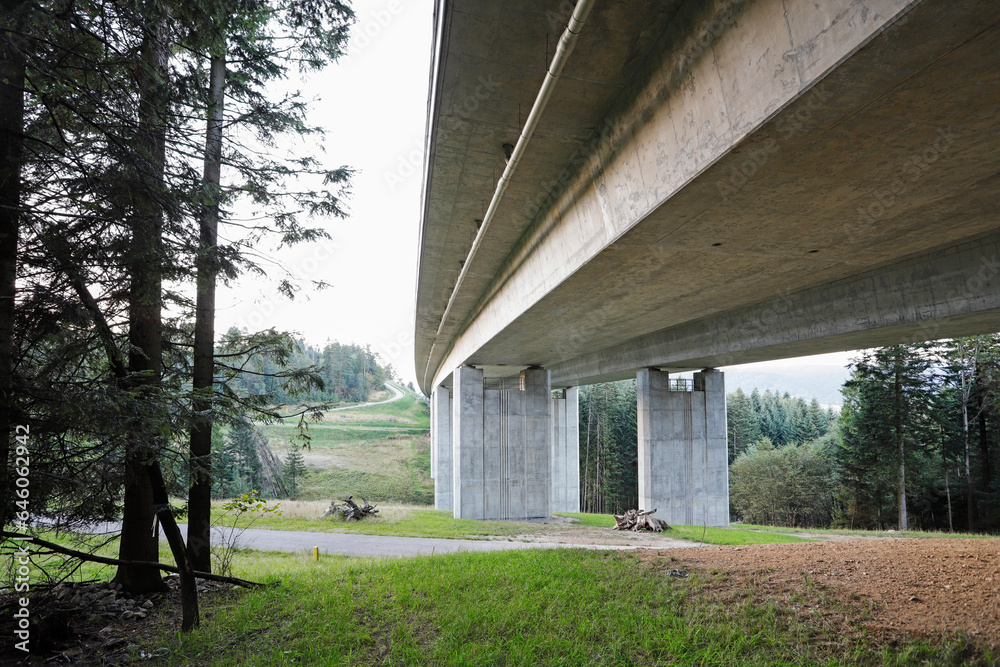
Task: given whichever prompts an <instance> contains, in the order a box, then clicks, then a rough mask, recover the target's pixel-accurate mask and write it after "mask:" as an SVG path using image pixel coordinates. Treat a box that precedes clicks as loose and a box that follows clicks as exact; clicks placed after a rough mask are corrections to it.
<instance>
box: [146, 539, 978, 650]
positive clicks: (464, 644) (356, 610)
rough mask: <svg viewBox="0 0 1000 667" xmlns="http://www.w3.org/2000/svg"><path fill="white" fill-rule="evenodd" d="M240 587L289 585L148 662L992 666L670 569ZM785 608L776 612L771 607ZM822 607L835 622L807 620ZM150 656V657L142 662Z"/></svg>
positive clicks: (356, 568) (486, 565)
mask: <svg viewBox="0 0 1000 667" xmlns="http://www.w3.org/2000/svg"><path fill="white" fill-rule="evenodd" d="M236 566H237V573H238V574H240V575H241V576H246V577H249V578H253V579H257V580H269V581H278V580H280V585H279V586H278V587H275V588H267V589H263V590H257V591H239V592H237V593H235V599H233V598H228V599H225V600H222V601H220V603H217V604H216V606H215V607H214V608H213V609H212V617H211V619H210V620H207V621H206V622H205V624H204V625H203V627H202V628H201V629H200V630H197V631H195V632H194V633H192V634H191V635H188V636H183V637H182V636H179V635H177V634H176V618H169V619H163V621H162V625H161V626H160V629H159V632H158V634H154V635H152V636H147V637H145V638H142V639H139V638H134V639H133V641H135V642H136V643H137V644H139V645H140V646H141V647H142V648H145V649H151V648H154V647H159V646H166V647H168V648H169V650H170V653H169V655H168V656H167V657H166V658H165V664H171V665H188V664H212V665H220V666H223V665H285V664H306V665H373V664H432V665H434V664H490V665H494V664H495V665H529V664H530V665H547V664H553V665H554V664H558V665H573V664H595V665H632V664H690V665H735V664H738V665H775V664H778V665H805V664H831V665H832V664H862V665H865V664H871V665H875V664H899V665H909V664H913V665H917V664H975V663H974V661H976V660H978V662H979V664H991V660H992V656H991V655H989V654H986V655H982V654H980V655H976V654H975V652H974V651H970V650H969V649H968V646H967V645H965V644H964V643H963V642H962V641H961V640H960V639H955V638H945V640H944V641H943V642H941V643H938V644H937V645H935V646H931V645H928V644H927V643H926V642H924V641H918V640H905V641H903V642H902V643H884V641H883V640H880V638H879V637H877V636H874V635H870V634H869V633H868V631H867V630H866V629H865V627H864V625H863V623H862V621H863V618H864V615H865V611H864V609H862V608H859V607H843V606H841V605H840V604H839V603H837V602H836V601H835V600H833V599H825V598H824V597H823V596H824V594H823V593H822V592H821V591H808V592H805V593H802V594H801V597H796V599H794V600H793V599H781V598H775V597H773V593H772V592H770V591H766V590H763V589H761V588H759V587H751V588H749V589H746V590H743V589H740V590H735V589H734V588H733V587H731V586H728V585H727V583H726V580H725V579H724V578H723V577H708V576H705V577H701V576H697V575H693V576H691V577H688V578H675V577H671V576H667V574H666V573H667V571H668V570H669V569H670V568H672V567H674V565H673V564H672V563H671V562H670V561H669V559H663V560H662V561H658V562H640V561H639V560H638V559H637V558H636V557H635V556H634V555H632V554H623V553H607V552H588V551H574V550H552V551H544V550H542V551H536V550H530V551H524V552H508V553H490V554H453V555H444V556H435V557H422V558H413V559H385V560H358V559H347V558H326V557H324V558H323V559H321V560H320V561H319V562H313V561H311V560H309V559H308V558H307V557H306V556H303V555H296V554H273V553H262V552H256V553H254V554H253V557H252V558H250V557H248V555H244V554H241V555H240V556H239V557H238V561H237V563H236ZM769 596H771V597H769ZM817 604H822V605H824V607H825V608H826V609H827V610H828V612H829V613H827V614H824V615H819V614H806V613H803V612H801V609H802V607H801V606H799V605H808V606H812V607H814V606H815V605H817ZM136 652H138V650H137V651H136Z"/></svg>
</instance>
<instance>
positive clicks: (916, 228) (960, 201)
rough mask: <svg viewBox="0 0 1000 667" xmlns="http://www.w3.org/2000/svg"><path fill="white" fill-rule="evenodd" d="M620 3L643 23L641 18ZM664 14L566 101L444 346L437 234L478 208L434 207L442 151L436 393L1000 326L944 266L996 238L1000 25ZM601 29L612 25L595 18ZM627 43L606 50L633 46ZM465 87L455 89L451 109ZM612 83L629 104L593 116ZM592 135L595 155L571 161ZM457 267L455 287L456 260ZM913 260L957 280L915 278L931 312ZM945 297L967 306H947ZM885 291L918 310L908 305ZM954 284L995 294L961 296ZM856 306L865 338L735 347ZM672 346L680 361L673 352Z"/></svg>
mask: <svg viewBox="0 0 1000 667" xmlns="http://www.w3.org/2000/svg"><path fill="white" fill-rule="evenodd" d="M485 4H489V3H485ZM555 4H556V3H553V5H555ZM614 4H615V9H614V11H615V12H619V14H620V15H628V13H629V9H630V4H629V3H628V2H625V3H614ZM782 8H784V10H785V11H779V10H781V9H782ZM484 11H485V10H484ZM669 11H671V12H673V13H672V14H670V16H669V20H667V21H665V22H663V21H661V22H660V23H656V21H653V22H652V23H653V24H655V25H656V26H657V28H659V29H661V30H662V32H661V33H660V35H659V37H658V39H657V41H655V43H653V44H652V46H648V44H649V42H648V41H647V42H643V44H644V46H643V48H642V49H640V50H639V51H636V54H637V55H636V57H635V58H633V59H631V60H626V61H622V62H620V63H619V66H618V68H617V72H618V74H617V75H613V73H611V72H604V75H603V76H604V79H603V80H602V81H601V84H600V85H601V86H605V88H601V87H600V86H597V85H595V86H594V87H590V88H584V89H582V90H585V91H586V93H587V95H590V97H589V98H587V97H585V96H584V94H583V93H582V92H581V89H574V90H572V91H571V90H569V89H567V91H565V94H566V95H567V99H565V100H564V101H563V104H562V107H560V104H559V102H558V101H557V100H554V101H553V105H554V106H553V109H557V110H558V109H560V108H562V109H564V110H565V114H564V115H562V116H553V119H552V122H553V123H554V124H555V126H558V125H559V124H560V122H561V123H562V124H565V125H567V126H568V130H570V131H569V133H568V134H565V135H562V138H561V139H558V140H554V141H552V142H550V143H545V142H542V143H540V144H539V146H538V149H537V150H538V153H537V155H536V158H537V160H538V162H537V164H536V167H533V168H529V169H528V170H527V171H526V172H525V173H523V174H522V181H521V183H520V184H519V185H518V184H512V186H511V188H512V189H511V191H510V193H513V198H512V199H511V201H510V202H509V205H510V210H509V211H508V217H507V218H504V220H505V222H504V224H503V225H501V226H500V228H501V229H503V230H505V234H504V235H503V236H502V237H498V239H497V242H496V245H495V247H493V248H491V249H489V250H488V251H484V253H481V256H482V257H481V260H482V262H483V263H482V264H481V265H480V266H479V267H478V268H476V269H475V270H474V271H473V270H471V269H470V272H469V274H470V276H473V277H474V278H475V279H474V280H472V281H471V282H470V283H469V284H468V285H466V286H465V287H464V288H463V289H464V290H465V292H464V293H463V294H461V295H460V299H457V300H456V303H461V304H462V308H465V309H466V310H465V311H464V312H465V316H464V317H463V316H461V314H459V315H456V316H455V318H454V321H452V322H449V323H446V326H445V327H444V331H443V334H442V336H441V337H440V338H438V337H435V336H434V335H433V331H431V327H432V326H433V329H434V331H436V328H437V326H438V324H439V322H435V321H434V313H435V312H440V310H441V309H442V308H443V303H442V298H443V300H444V301H445V302H446V301H447V289H448V286H449V284H450V283H449V282H448V278H447V275H446V274H445V273H442V272H441V271H436V270H435V269H434V268H433V267H434V266H435V265H434V263H433V262H434V261H438V260H440V263H441V265H442V266H445V265H447V264H448V262H447V261H445V259H446V258H447V255H448V251H447V249H446V248H444V247H443V246H440V245H439V244H437V243H436V242H435V243H434V244H430V242H431V241H432V240H433V239H432V238H431V237H434V238H439V237H440V235H441V234H442V233H444V232H445V231H446V230H447V229H449V228H450V227H449V226H450V225H452V224H458V223H453V218H454V215H453V214H455V213H456V211H457V210H458V209H457V208H456V207H460V206H466V205H471V204H470V202H471V201H472V199H474V196H473V195H472V194H470V193H471V191H468V192H467V191H465V190H462V189H461V188H458V189H454V188H453V189H452V190H449V191H448V193H446V192H445V191H444V190H443V189H441V188H444V187H445V186H446V185H449V183H448V179H447V178H446V177H445V175H444V172H438V175H439V176H441V179H438V178H437V177H435V176H434V174H433V173H432V172H434V170H435V169H437V168H438V167H439V166H440V167H441V169H445V168H446V167H447V164H446V163H447V161H446V160H444V158H441V157H439V158H436V157H435V154H434V153H433V151H432V153H431V155H430V157H429V160H430V171H429V176H428V183H427V190H426V197H427V202H426V203H427V206H428V208H427V209H426V210H425V218H424V236H423V238H422V243H423V244H424V245H422V250H421V269H420V270H421V274H420V283H419V285H418V305H417V316H418V324H417V365H418V375H422V376H423V379H422V380H421V384H422V386H424V387H425V389H426V388H428V387H429V386H433V385H432V384H431V378H434V384H438V383H440V382H442V381H444V380H445V379H446V377H447V375H448V373H449V372H450V371H449V370H446V369H448V368H449V367H456V366H458V365H459V364H462V363H466V362H472V363H477V364H481V365H484V366H486V367H487V368H489V367H492V366H494V365H496V366H497V367H500V366H499V365H500V364H506V365H507V366H514V365H517V364H523V363H538V364H541V365H544V366H546V367H549V368H552V369H553V382H554V383H555V384H557V385H566V384H577V383H578V382H580V381H584V380H586V381H596V380H600V379H613V378H617V377H623V376H626V377H627V376H629V375H630V374H631V372H632V371H634V370H635V369H636V368H641V367H645V366H659V367H667V366H669V367H674V366H675V365H676V366H677V367H684V368H689V367H702V366H709V365H718V364H719V363H720V362H721V363H741V362H744V361H756V360H763V359H773V358H780V357H782V356H792V355H796V354H810V353H817V352H823V351H830V350H834V349H849V348H851V347H860V346H867V345H877V344H882V343H883V342H894V340H893V337H896V336H904V337H908V336H913V335H915V334H916V333H918V332H919V333H922V334H926V335H927V337H935V336H945V335H957V334H964V333H976V332H979V331H987V330H996V329H997V328H1000V310H998V308H997V306H996V305H995V304H993V302H991V300H990V297H991V294H990V289H991V287H990V285H991V284H992V285H995V284H996V283H995V281H994V282H993V283H988V282H987V283H975V278H976V275H977V274H976V272H977V271H979V270H980V268H981V265H979V264H972V265H966V266H965V267H958V272H957V273H956V272H955V271H953V270H952V269H950V268H948V267H947V266H945V264H946V262H945V264H942V263H941V262H939V261H938V260H939V259H940V258H941V257H943V256H944V255H947V254H949V253H956V252H960V251H961V249H962V248H965V247H971V246H968V244H969V243H971V244H973V245H975V244H976V243H978V242H977V241H976V240H975V239H982V237H983V236H984V235H985V234H990V233H992V232H993V230H994V229H995V228H996V215H995V210H994V202H995V201H996V200H997V199H998V198H1000V179H998V178H997V177H996V174H997V172H998V170H1000V151H997V150H996V146H997V143H998V142H997V134H998V127H1000V121H998V119H997V117H996V114H995V107H996V104H997V91H998V90H1000V52H998V51H997V49H995V48H994V46H993V45H994V44H995V43H996V40H997V37H998V29H997V22H998V20H1000V6H998V5H996V4H995V3H989V2H962V3H948V2H944V1H943V0H924V2H919V3H918V2H903V1H899V2H893V1H891V0H881V1H879V2H875V3H864V4H859V3H852V2H849V1H848V0H842V1H841V0H825V1H824V2H804V1H802V2H800V1H797V0H788V1H786V2H784V3H781V2H777V1H776V0H774V1H772V0H761V1H760V2H754V3H740V2H715V3H695V2H689V3H683V4H677V5H671V6H670V8H669ZM594 16H595V18H594V19H593V20H594V21H595V22H597V23H598V24H600V22H601V21H605V22H606V23H607V24H608V25H611V22H609V21H608V15H607V14H602V13H601V5H599V6H598V8H597V9H595V15H594ZM507 18H508V19H509V18H510V17H509V16H508V17H507ZM664 25H665V26H666V27H664ZM494 28H496V29H497V30H506V29H507V28H499V27H496V26H494ZM634 29H635V28H634V25H632V26H631V27H627V28H626V29H623V30H622V31H621V32H619V33H614V32H613V31H612V32H610V33H607V34H603V35H602V36H603V37H604V38H605V40H606V41H607V40H613V39H621V40H624V41H625V42H628V35H627V32H628V30H634ZM498 34H499V33H498ZM706 35H707V38H706ZM528 41H530V40H528ZM596 48H598V49H599V48H600V47H599V45H598V47H596ZM578 50H584V51H585V49H584V47H583V46H582V45H581V47H578ZM464 55H465V56H468V55H469V54H468V53H466V54H464ZM469 62H472V61H469ZM571 65H572V63H571ZM578 65H579V67H580V68H581V69H578V70H576V71H575V73H574V76H576V77H577V78H579V79H580V80H581V81H585V79H586V71H585V64H584V63H578ZM586 66H587V67H592V66H594V65H593V63H589V64H587V65H586ZM449 72H450V74H449ZM456 72H457V70H448V69H447V67H446V68H445V69H444V70H442V71H441V72H439V73H440V74H441V76H442V77H443V78H442V79H441V80H442V81H443V82H444V88H447V87H448V76H451V75H455V76H456V77H457V78H458V79H461V78H462V77H461V76H459V75H458V74H456ZM616 76H618V77H619V78H617V79H616V78H615V77H616ZM713 80H714V81H716V82H717V83H716V84H712V83H711V81H713ZM614 81H617V82H618V88H615V89H614V92H613V96H614V100H617V101H614V103H613V104H612V103H607V102H601V103H598V102H593V101H592V99H596V98H597V97H599V96H600V94H601V92H600V91H602V90H603V91H605V93H608V91H609V90H611V89H612V88H614V84H613V83H611V82H614ZM581 85H584V84H583V83H581ZM609 86H610V88H609ZM535 90H537V87H534V88H533V87H531V86H530V85H527V84H526V91H525V92H526V95H528V96H530V95H533V94H534V91H535ZM571 93H572V95H571ZM608 94H611V93H608ZM574 101H575V102H578V106H580V107H581V112H580V113H581V114H583V115H582V116H580V115H573V114H572V113H570V112H571V111H572V107H571V105H572V104H573V102H574ZM602 105H603V107H602ZM438 108H440V107H438ZM602 108H603V109H605V110H606V113H602V112H601V109H602ZM552 113H556V112H555V111H553V112H552ZM567 114H568V115H567ZM584 116H585V117H584ZM595 119H597V120H596V121H595ZM469 122H470V132H471V131H472V127H473V126H474V125H475V122H474V121H472V120H470V121H469ZM435 123H437V125H435ZM574 123H578V124H576V125H574ZM440 125H441V122H440V118H439V116H435V115H433V113H432V136H431V144H432V146H436V147H439V148H440V149H441V150H442V151H444V150H446V149H448V145H450V144H449V142H450V141H451V140H446V141H441V142H439V143H435V142H436V140H437V139H440V138H441V136H442V135H440V134H435V133H436V132H437V129H434V128H438V127H439V126H440ZM588 125H591V126H593V127H594V130H593V132H592V133H591V134H590V137H591V138H593V139H594V140H595V141H587V142H584V143H582V144H581V143H579V142H577V143H575V144H574V143H573V141H574V140H573V139H571V138H570V137H571V136H579V135H580V134H581V130H582V129H585V128H586V127H587V126H588ZM668 127H669V131H667V129H666V128H668ZM542 134H543V135H544V134H545V133H544V132H543V133H542ZM454 136H455V135H452V138H454ZM552 137H555V134H553V135H552ZM467 140H468V138H467ZM559 147H564V150H563V151H562V152H560V151H559V150H558V149H559ZM475 155H476V153H472V152H468V151H466V152H465V153H462V155H461V160H462V164H463V165H464V166H463V167H462V169H466V170H468V169H475V164H476V160H475V158H474V156H475ZM456 159H457V154H456ZM525 160H526V164H529V165H530V163H531V156H530V155H529V156H526V158H525ZM560 160H561V162H560ZM481 171H482V170H481ZM487 171H488V170H487ZM463 173H464V172H463ZM469 173H471V172H469ZM559 174H564V175H565V177H560V176H559ZM553 175H554V176H553ZM487 180H489V179H487ZM451 185H454V184H451ZM449 187H450V186H449ZM455 187H458V186H455ZM518 188H520V189H518ZM488 189H490V188H487V190H488ZM449 193H450V194H449ZM509 196H510V195H509ZM547 196H548V199H546V197H547ZM449 202H450V203H449ZM532 202H536V203H537V204H538V205H536V206H534V208H532ZM442 207H444V208H442ZM448 207H451V208H448ZM446 209H447V210H446ZM470 210H471V209H470ZM463 215H464V214H463ZM449 216H451V217H449ZM459 217H460V216H459ZM470 224H471V223H470ZM970 239H971V241H970ZM435 248H436V250H434V249H435ZM432 250H433V252H432ZM435 253H437V254H435ZM454 257H455V260H454V261H455V268H456V270H455V271H454V273H456V274H457V267H458V264H457V260H458V259H460V258H461V250H460V249H459V250H458V251H457V252H454ZM442 258H445V259H442ZM915 258H923V259H915ZM909 260H914V261H916V262H917V264H920V263H921V262H923V261H924V260H926V261H927V266H928V267H930V266H938V267H939V268H941V269H942V271H943V272H942V273H940V274H938V275H934V274H931V273H929V272H928V271H924V272H922V273H921V272H920V271H917V273H920V275H914V276H913V277H914V278H915V279H917V280H918V282H920V281H921V280H922V281H923V282H922V283H920V284H930V285H931V286H932V287H931V288H930V291H929V292H928V291H927V290H926V289H924V288H919V289H917V288H914V289H913V290H910V288H909V287H908V286H907V285H905V284H903V283H900V282H898V279H897V278H898V276H897V275H896V274H895V273H894V272H895V271H897V269H898V268H899V267H900V266H901V264H902V263H905V262H906V261H909ZM986 260H987V261H988V258H986ZM479 261H480V258H478V257H477V262H479ZM894 276H896V277H894ZM862 278H864V279H866V280H868V282H867V283H865V282H864V280H862ZM859 281H860V282H859ZM883 283H885V285H883ZM938 283H941V284H948V285H951V286H952V287H951V288H949V290H950V291H949V293H950V294H951V295H952V297H953V298H955V299H957V301H956V302H955V303H951V304H948V303H944V302H942V301H941V300H940V299H938V298H937V294H936V290H937V287H936V285H937V284H938ZM890 284H895V285H897V287H896V289H902V290H903V292H904V293H906V292H909V291H913V292H915V293H914V294H912V295H910V294H904V298H902V299H894V298H893V297H895V296H896V295H895V294H890V293H888V292H887V291H886V290H887V289H888V287H887V285H890ZM961 284H967V285H969V284H976V285H979V289H980V291H979V292H977V293H971V292H967V293H966V294H965V296H964V297H963V296H962V294H961V290H960V289H954V287H955V285H961ZM846 285H854V286H860V287H861V288H865V287H866V286H867V288H868V289H867V291H865V289H862V291H860V292H857V293H856V295H857V299H859V300H861V301H863V308H864V311H865V316H864V317H862V318H855V320H856V321H855V323H854V324H855V325H856V326H852V325H851V324H850V323H849V322H848V320H850V315H849V314H848V315H844V314H843V308H842V307H841V306H840V305H838V304H836V303H831V304H829V305H830V306H831V309H832V310H835V311H837V312H838V313H839V314H838V315H837V316H836V317H837V318H840V319H839V320H838V321H837V322H834V323H833V328H831V329H829V330H826V331H824V329H823V327H824V326H825V324H826V320H825V319H823V318H822V317H819V318H818V319H814V320H812V321H811V322H810V321H809V317H810V315H813V316H818V315H821V314H822V313H823V312H824V311H825V310H826V306H827V305H828V304H826V303H824V302H817V303H812V304H801V305H800V307H798V310H797V312H796V313H795V314H796V315H798V316H799V319H798V320H796V322H795V323H793V324H791V325H789V326H788V327H783V326H778V331H773V332H772V331H767V332H763V333H764V334H765V335H762V336H756V337H754V336H751V337H750V338H748V339H747V340H741V339H740V322H741V320H740V317H744V319H745V317H747V316H749V317H751V318H753V317H758V318H759V317H760V315H759V313H758V314H757V315H754V314H753V313H754V310H755V309H758V310H760V309H764V311H762V312H766V310H767V308H768V306H767V304H768V303H769V302H774V301H775V300H778V301H782V300H784V299H793V300H794V299H796V298H797V297H796V295H810V296H812V297H814V298H826V297H832V296H834V295H836V294H840V295H841V298H847V299H848V300H850V299H851V298H854V297H852V296H851V295H847V296H844V292H843V291H842V290H841V288H842V287H844V286H846ZM442 290H443V294H444V296H443V297H442V296H441V292H442ZM838 290H841V291H838ZM803 298H804V297H803ZM991 304H992V305H991ZM897 305H900V307H901V308H903V309H904V310H905V312H901V313H895V312H894V311H893V309H894V308H895V307H896V306H897ZM873 309H874V310H873ZM907 309H908V310H907ZM459 311H460V313H461V312H462V311H461V309H459ZM595 314H598V315H599V317H596V318H595ZM741 314H742V315H741ZM748 314H749V315H748ZM793 319H795V318H793ZM921 322H922V323H924V326H921V325H920V324H919V323H921ZM734 327H735V328H734ZM743 329H744V330H745V326H744V327H743ZM698 336H700V338H701V342H702V343H704V344H705V345H704V349H701V350H699V349H698V347H697V343H696V341H695V338H697V337H698ZM677 340H681V341H682V342H685V345H686V347H685V346H682V347H683V349H685V350H686V352H684V353H683V354H681V353H677V352H674V351H671V350H668V349H667V347H668V345H667V341H675V342H676V341H677ZM896 340H898V338H897V339H896ZM431 345H435V346H436V347H435V350H437V351H436V352H435V353H434V355H432V358H429V357H428V355H429V354H430V347H431ZM755 345H756V346H757V347H756V348H753V346H755ZM639 348H641V349H642V352H641V353H634V354H633V352H630V350H633V351H634V350H638V349H639ZM608 360H610V362H609V361H608ZM626 363H635V365H633V366H631V367H630V368H627V369H626V368H625V364H626ZM425 371H426V373H425Z"/></svg>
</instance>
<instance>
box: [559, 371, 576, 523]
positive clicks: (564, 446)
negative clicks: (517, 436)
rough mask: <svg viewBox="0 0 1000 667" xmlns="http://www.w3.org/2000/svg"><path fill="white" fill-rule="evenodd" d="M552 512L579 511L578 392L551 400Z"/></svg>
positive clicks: (571, 392)
mask: <svg viewBox="0 0 1000 667" xmlns="http://www.w3.org/2000/svg"><path fill="white" fill-rule="evenodd" d="M552 511H553V512H579V511H580V389H579V387H569V388H567V389H566V392H565V396H563V397H561V398H553V399H552Z"/></svg>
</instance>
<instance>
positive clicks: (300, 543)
mask: <svg viewBox="0 0 1000 667" xmlns="http://www.w3.org/2000/svg"><path fill="white" fill-rule="evenodd" d="M180 528H181V532H183V533H184V537H185V539H187V526H186V525H181V526H180ZM229 534H230V533H228V532H227V531H226V530H224V529H220V528H216V529H213V531H212V543H213V544H214V545H219V544H223V543H225V542H226V541H227V536H228V535H229ZM160 539H161V540H163V539H164V537H163V534H162V532H161V534H160ZM237 546H238V547H240V548H244V549H260V550H262V551H288V552H292V553H297V552H312V548H313V547H319V551H320V553H323V554H342V555H344V556H369V557H372V556H373V557H406V556H425V555H428V556H429V555H433V554H444V553H457V552H460V551H506V550H511V549H542V548H552V547H556V546H567V545H556V544H542V543H528V542H508V541H492V540H447V539H438V538H428V537H395V536H391V535H360V534H357V533H314V532H308V531H293V530H264V529H260V528H248V529H247V530H245V531H243V532H242V533H240V535H239V536H238V538H237Z"/></svg>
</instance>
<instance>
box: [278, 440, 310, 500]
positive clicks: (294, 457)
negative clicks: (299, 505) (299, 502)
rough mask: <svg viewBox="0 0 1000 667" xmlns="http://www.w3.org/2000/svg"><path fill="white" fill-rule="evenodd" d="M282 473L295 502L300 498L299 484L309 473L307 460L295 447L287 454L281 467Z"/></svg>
mask: <svg viewBox="0 0 1000 667" xmlns="http://www.w3.org/2000/svg"><path fill="white" fill-rule="evenodd" d="M281 471H282V476H283V477H284V480H285V486H286V487H287V488H288V493H289V496H290V497H291V498H292V499H293V500H294V499H295V498H298V497H299V492H300V487H299V484H300V483H301V482H302V478H304V477H305V476H306V474H307V472H308V470H307V468H306V461H305V458H304V457H303V456H302V453H301V452H300V451H299V450H298V449H296V448H295V447H291V448H289V450H288V453H287V454H285V461H284V463H283V464H282V466H281Z"/></svg>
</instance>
